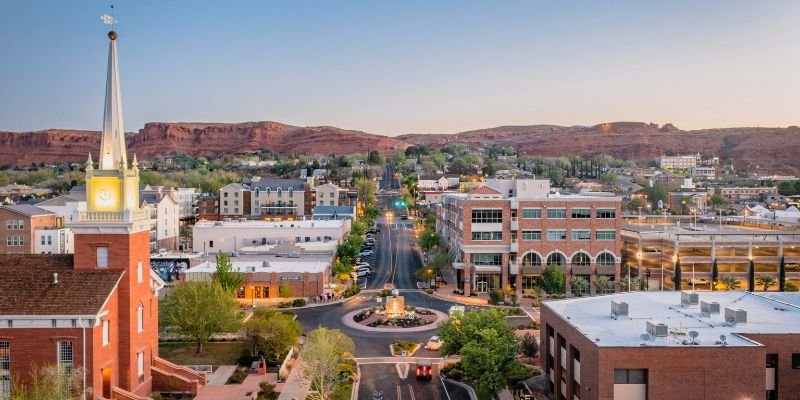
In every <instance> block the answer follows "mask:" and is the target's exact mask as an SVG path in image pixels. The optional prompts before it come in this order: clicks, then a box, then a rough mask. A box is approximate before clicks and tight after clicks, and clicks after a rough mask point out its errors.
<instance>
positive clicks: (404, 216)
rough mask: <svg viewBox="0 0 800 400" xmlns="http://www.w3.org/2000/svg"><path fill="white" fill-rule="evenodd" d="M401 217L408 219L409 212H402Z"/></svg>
mask: <svg viewBox="0 0 800 400" xmlns="http://www.w3.org/2000/svg"><path fill="white" fill-rule="evenodd" d="M400 219H408V214H401V215H400Z"/></svg>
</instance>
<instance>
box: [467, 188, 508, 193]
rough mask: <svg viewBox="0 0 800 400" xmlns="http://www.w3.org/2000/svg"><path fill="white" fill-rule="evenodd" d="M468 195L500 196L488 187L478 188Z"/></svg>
mask: <svg viewBox="0 0 800 400" xmlns="http://www.w3.org/2000/svg"><path fill="white" fill-rule="evenodd" d="M469 194H501V193H500V192H498V191H497V190H494V189H492V188H490V187H488V186H480V187H477V188H475V189H472V190H470V191H469Z"/></svg>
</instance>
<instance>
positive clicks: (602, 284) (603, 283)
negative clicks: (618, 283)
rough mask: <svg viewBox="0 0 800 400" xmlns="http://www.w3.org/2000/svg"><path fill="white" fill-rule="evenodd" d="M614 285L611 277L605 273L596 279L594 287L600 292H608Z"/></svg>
mask: <svg viewBox="0 0 800 400" xmlns="http://www.w3.org/2000/svg"><path fill="white" fill-rule="evenodd" d="M613 286H614V285H613V284H612V282H611V279H608V277H607V276H605V275H600V276H598V277H597V278H595V280H594V288H595V291H596V292H597V293H598V294H600V293H605V292H607V291H608V289H611V288H612V287H613Z"/></svg>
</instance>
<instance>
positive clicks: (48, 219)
mask: <svg viewBox="0 0 800 400" xmlns="http://www.w3.org/2000/svg"><path fill="white" fill-rule="evenodd" d="M8 220H22V221H24V225H25V226H24V228H23V229H7V224H6V221H8ZM55 226H56V215H55V214H49V215H40V216H34V217H30V216H27V215H22V214H19V213H16V212H13V211H10V210H7V209H4V208H0V254H33V252H34V248H35V243H34V240H35V239H36V237H35V236H36V235H35V234H34V232H36V230H37V229H43V228H53V227H55ZM7 236H22V237H23V238H24V242H23V246H8V245H7V241H6V237H7Z"/></svg>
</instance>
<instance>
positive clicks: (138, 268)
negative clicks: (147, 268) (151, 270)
mask: <svg viewBox="0 0 800 400" xmlns="http://www.w3.org/2000/svg"><path fill="white" fill-rule="evenodd" d="M142 274H143V272H142V262H141V261H139V264H136V279H137V280H138V282H139V283H142Z"/></svg>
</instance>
